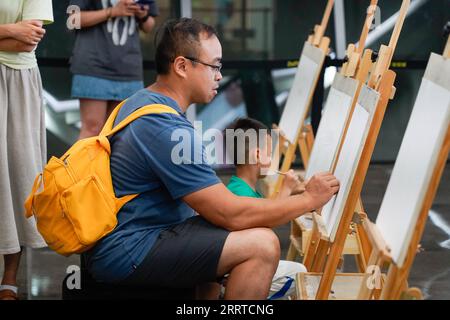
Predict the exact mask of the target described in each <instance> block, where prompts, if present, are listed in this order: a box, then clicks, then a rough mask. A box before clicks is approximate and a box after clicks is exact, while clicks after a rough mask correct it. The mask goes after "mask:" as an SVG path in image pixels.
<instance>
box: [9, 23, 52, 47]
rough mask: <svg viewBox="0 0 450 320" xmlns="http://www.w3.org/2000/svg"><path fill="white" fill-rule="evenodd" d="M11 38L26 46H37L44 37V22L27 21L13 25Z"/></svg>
mask: <svg viewBox="0 0 450 320" xmlns="http://www.w3.org/2000/svg"><path fill="white" fill-rule="evenodd" d="M11 31H12V35H11V37H12V38H14V39H16V40H19V41H22V42H23V43H25V44H26V45H29V46H36V45H37V44H38V43H39V42H40V41H41V40H42V38H43V37H44V35H45V29H44V28H42V21H38V20H25V21H20V22H17V23H15V24H13V25H11Z"/></svg>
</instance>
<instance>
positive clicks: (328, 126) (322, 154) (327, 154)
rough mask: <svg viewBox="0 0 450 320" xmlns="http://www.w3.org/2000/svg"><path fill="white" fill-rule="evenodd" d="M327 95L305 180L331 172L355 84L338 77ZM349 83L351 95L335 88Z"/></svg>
mask: <svg viewBox="0 0 450 320" xmlns="http://www.w3.org/2000/svg"><path fill="white" fill-rule="evenodd" d="M336 78H337V79H335V82H334V83H333V86H332V87H331V89H330V93H329V94H328V99H327V103H326V105H325V108H324V111H323V114H322V119H321V120H320V124H319V128H318V130H317V134H316V138H315V140H314V146H313V149H312V151H311V156H310V158H309V163H308V168H307V170H306V174H305V179H309V178H311V177H312V176H313V175H314V174H316V173H319V172H324V171H331V169H332V164H333V161H334V159H335V155H336V152H337V150H338V148H339V145H340V142H341V138H342V134H343V132H344V128H345V124H346V123H347V119H348V116H349V113H350V109H351V106H352V101H353V97H354V94H355V92H356V84H353V83H351V82H352V81H355V80H353V79H346V78H343V77H342V76H339V78H338V75H337V77H336ZM337 81H339V82H346V81H348V82H350V85H351V87H352V88H351V90H349V91H350V93H352V95H349V94H347V93H346V92H343V91H341V90H340V88H337V86H336V82H337Z"/></svg>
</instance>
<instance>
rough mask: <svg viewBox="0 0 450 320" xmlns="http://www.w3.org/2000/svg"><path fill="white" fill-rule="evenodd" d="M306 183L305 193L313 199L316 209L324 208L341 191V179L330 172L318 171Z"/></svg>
mask: <svg viewBox="0 0 450 320" xmlns="http://www.w3.org/2000/svg"><path fill="white" fill-rule="evenodd" d="M305 184H306V185H305V192H304V195H305V196H307V197H309V198H310V199H311V202H312V204H313V207H314V209H319V208H322V207H323V206H324V205H325V204H326V203H327V202H328V201H329V200H330V199H331V198H332V197H333V195H335V194H336V193H337V192H338V191H339V181H338V180H337V179H336V177H335V176H333V175H332V174H331V173H329V172H322V173H318V174H316V175H314V176H313V177H312V178H311V179H309V180H308V181H307V182H306V183H305Z"/></svg>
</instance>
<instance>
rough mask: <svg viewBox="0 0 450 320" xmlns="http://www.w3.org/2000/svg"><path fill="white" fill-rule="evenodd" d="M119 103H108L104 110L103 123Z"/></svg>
mask: <svg viewBox="0 0 450 320" xmlns="http://www.w3.org/2000/svg"><path fill="white" fill-rule="evenodd" d="M119 103H120V101H108V107H107V109H106V117H105V122H106V120H108V118H109V115H110V114H111V112H113V110H114V109H115V108H116V107H117V105H118V104H119Z"/></svg>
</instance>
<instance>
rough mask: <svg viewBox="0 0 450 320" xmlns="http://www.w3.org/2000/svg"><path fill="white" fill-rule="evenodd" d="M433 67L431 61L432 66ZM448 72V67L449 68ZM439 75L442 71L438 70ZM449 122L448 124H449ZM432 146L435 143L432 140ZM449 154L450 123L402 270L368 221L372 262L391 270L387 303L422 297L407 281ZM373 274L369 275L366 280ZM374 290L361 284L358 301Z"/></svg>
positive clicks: (385, 296)
mask: <svg viewBox="0 0 450 320" xmlns="http://www.w3.org/2000/svg"><path fill="white" fill-rule="evenodd" d="M449 45H450V37H449V38H448V40H447V46H446V49H445V50H444V54H443V58H444V59H447V60H448V59H450V47H449ZM430 64H431V59H430V63H429V66H430ZM447 69H448V68H447ZM439 72H443V71H441V70H439ZM447 122H448V121H447ZM429 143H432V141H430V142H429ZM449 151H450V124H447V130H446V134H445V137H444V141H443V143H442V146H441V148H440V151H439V153H438V156H437V160H436V164H435V166H434V168H433V169H432V175H431V179H430V182H429V184H428V186H427V188H426V189H425V190H424V193H425V197H424V199H423V202H422V204H421V209H420V213H419V216H418V219H417V221H416V223H415V226H414V232H413V236H412V238H411V241H410V243H409V245H408V250H407V253H406V259H405V262H404V263H403V264H402V265H401V266H400V267H399V266H398V265H397V264H396V263H394V261H393V259H392V257H391V256H390V254H389V252H390V248H389V245H388V244H386V243H385V242H384V240H383V239H382V237H381V236H380V232H379V231H378V230H377V225H376V224H373V223H371V222H370V221H366V223H365V225H364V227H365V228H366V229H367V230H368V234H369V235H370V237H371V241H372V242H376V243H377V245H376V247H374V248H375V249H376V250H373V252H372V253H371V255H370V263H371V264H373V265H376V266H378V267H379V268H381V267H382V266H383V264H385V263H389V271H388V274H387V279H386V281H385V284H384V286H383V289H382V291H381V299H384V300H398V299H400V298H411V297H412V298H417V297H420V296H421V294H420V291H419V290H418V289H416V288H408V285H407V279H408V275H409V272H410V270H411V268H412V264H413V261H414V258H415V256H416V253H417V249H418V247H419V243H420V239H421V238H422V234H423V231H424V229H425V224H426V221H427V217H428V212H429V211H430V209H431V206H432V204H433V200H434V197H435V195H436V192H437V189H438V186H439V182H440V180H441V177H442V172H443V171H444V168H445V165H446V162H447V159H448V154H449ZM369 276H370V274H366V276H365V277H364V281H366V279H367V277H369ZM372 295H373V291H372V290H370V289H369V288H368V287H367V286H366V285H362V286H361V288H360V291H359V294H358V299H371V298H372Z"/></svg>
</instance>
